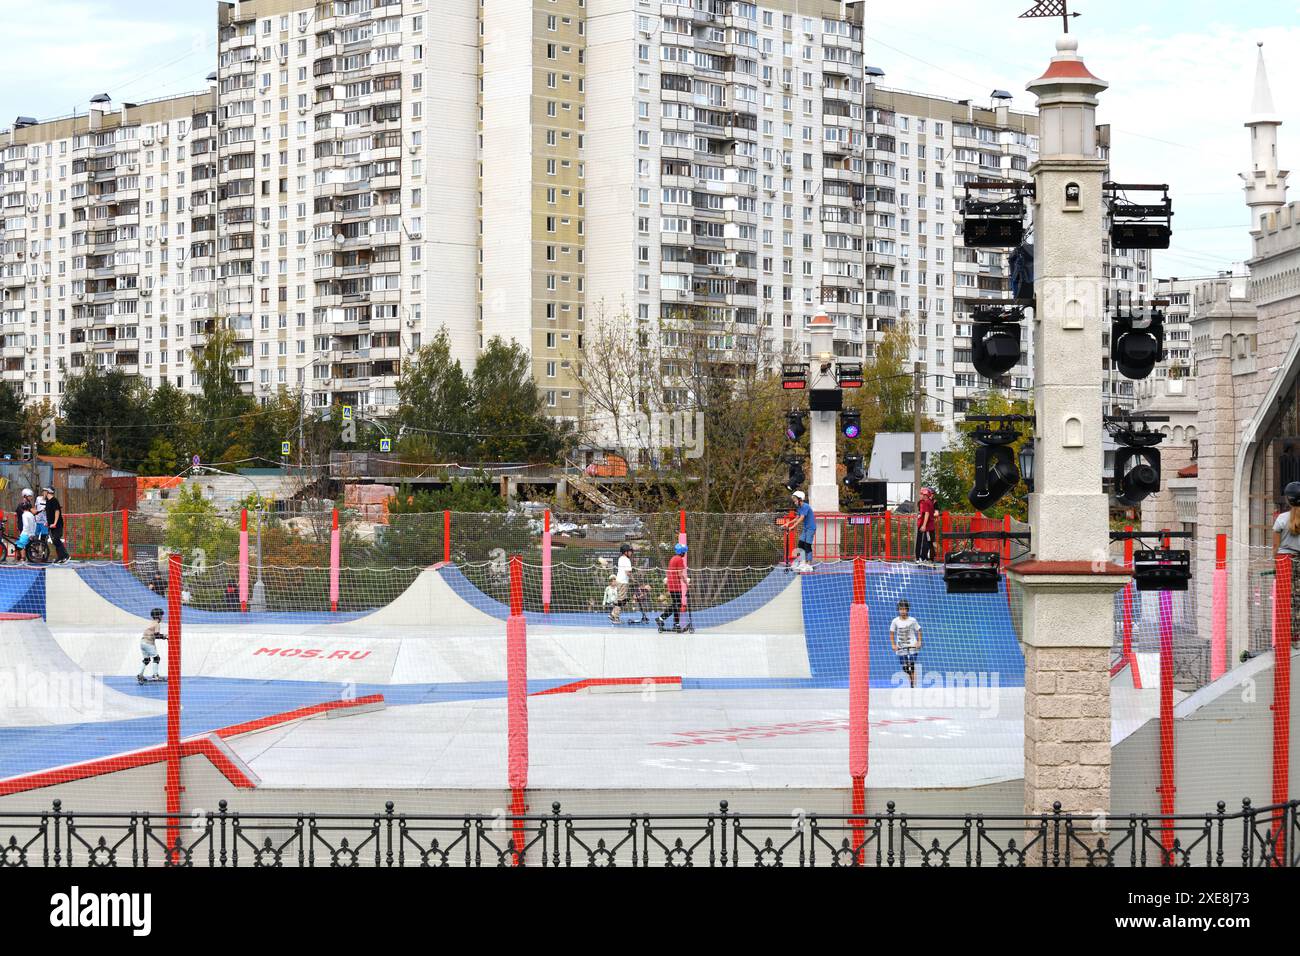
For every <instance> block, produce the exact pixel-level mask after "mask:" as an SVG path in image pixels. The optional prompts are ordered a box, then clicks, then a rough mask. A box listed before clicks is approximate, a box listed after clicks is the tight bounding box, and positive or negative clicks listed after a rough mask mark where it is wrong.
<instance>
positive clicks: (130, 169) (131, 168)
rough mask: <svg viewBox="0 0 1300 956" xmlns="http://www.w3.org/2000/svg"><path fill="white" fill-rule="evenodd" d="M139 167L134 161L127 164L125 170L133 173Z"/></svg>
mask: <svg viewBox="0 0 1300 956" xmlns="http://www.w3.org/2000/svg"><path fill="white" fill-rule="evenodd" d="M139 168H140V167H139V166H137V165H136V164H135V163H132V164H131V165H129V166H127V167H126V171H127V172H128V173H133V172H135V171H136V170H138V169H139Z"/></svg>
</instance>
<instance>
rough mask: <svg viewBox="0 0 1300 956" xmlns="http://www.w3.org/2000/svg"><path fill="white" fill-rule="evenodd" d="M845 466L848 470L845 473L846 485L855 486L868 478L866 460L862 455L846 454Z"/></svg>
mask: <svg viewBox="0 0 1300 956" xmlns="http://www.w3.org/2000/svg"><path fill="white" fill-rule="evenodd" d="M844 468H845V470H846V474H845V475H844V483H845V484H846V485H848V486H850V487H855V486H857V485H860V484H862V482H864V481H866V480H867V470H866V467H865V460H864V459H863V457H862V456H861V455H845V456H844Z"/></svg>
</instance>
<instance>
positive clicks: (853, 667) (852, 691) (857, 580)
mask: <svg viewBox="0 0 1300 956" xmlns="http://www.w3.org/2000/svg"><path fill="white" fill-rule="evenodd" d="M866 600H867V585H866V562H865V561H864V560H863V559H862V558H860V557H858V558H854V559H853V604H852V605H851V606H850V607H849V777H850V779H851V781H852V784H853V813H854V815H858V814H865V813H866V809H867V808H866V778H867V767H868V763H869V752H870V734H871V730H870V721H869V719H868V718H869V713H870V710H871V628H870V618H869V612H868V610H867V604H866ZM863 822H865V821H863ZM862 833H863V827H862V824H861V823H859V822H857V821H855V822H854V826H853V845H854V847H855V848H856V847H859V846H861V845H862ZM855 852H856V851H855ZM859 862H861V861H859Z"/></svg>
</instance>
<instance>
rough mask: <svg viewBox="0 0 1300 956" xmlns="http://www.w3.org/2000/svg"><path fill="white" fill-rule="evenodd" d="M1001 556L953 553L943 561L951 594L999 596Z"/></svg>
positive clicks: (983, 553)
mask: <svg viewBox="0 0 1300 956" xmlns="http://www.w3.org/2000/svg"><path fill="white" fill-rule="evenodd" d="M1000 567H1001V556H1000V555H999V554H998V553H997V552H996V551H953V552H951V553H950V554H949V555H948V556H947V557H945V558H944V559H943V583H944V587H945V588H946V589H947V592H948V593H949V594H997V593H998V585H999V584H1000V583H1001V581H1000V580H999V579H1000V578H1001V573H1000V571H999V568H1000Z"/></svg>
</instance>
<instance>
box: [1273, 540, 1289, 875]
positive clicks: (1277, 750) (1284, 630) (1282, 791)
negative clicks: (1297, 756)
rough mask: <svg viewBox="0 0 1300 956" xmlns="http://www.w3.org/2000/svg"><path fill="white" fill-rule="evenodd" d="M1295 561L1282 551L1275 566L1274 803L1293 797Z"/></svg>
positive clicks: (1283, 855)
mask: <svg viewBox="0 0 1300 956" xmlns="http://www.w3.org/2000/svg"><path fill="white" fill-rule="evenodd" d="M1292 560H1293V559H1292V557H1291V556H1290V555H1288V554H1279V555H1277V557H1276V558H1275V559H1274V565H1273V567H1274V571H1273V573H1274V578H1273V803H1274V804H1278V805H1281V804H1285V803H1286V802H1287V800H1288V798H1289V796H1290V794H1289V793H1288V790H1289V787H1288V783H1289V782H1290V776H1291V755H1290V754H1291V629H1292V626H1293V625H1292V620H1291V615H1292V613H1293V609H1292V607H1291V601H1292V594H1291V575H1292V567H1291V562H1292ZM1286 819H1287V817H1286V810H1285V808H1283V809H1281V810H1278V811H1276V815H1275V816H1274V819H1273V832H1274V833H1276V834H1277V852H1276V853H1275V854H1274V855H1273V865H1274V866H1283V865H1284V864H1285V862H1286V859H1287V852H1286V845H1287V844H1286V837H1287V828H1286Z"/></svg>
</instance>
